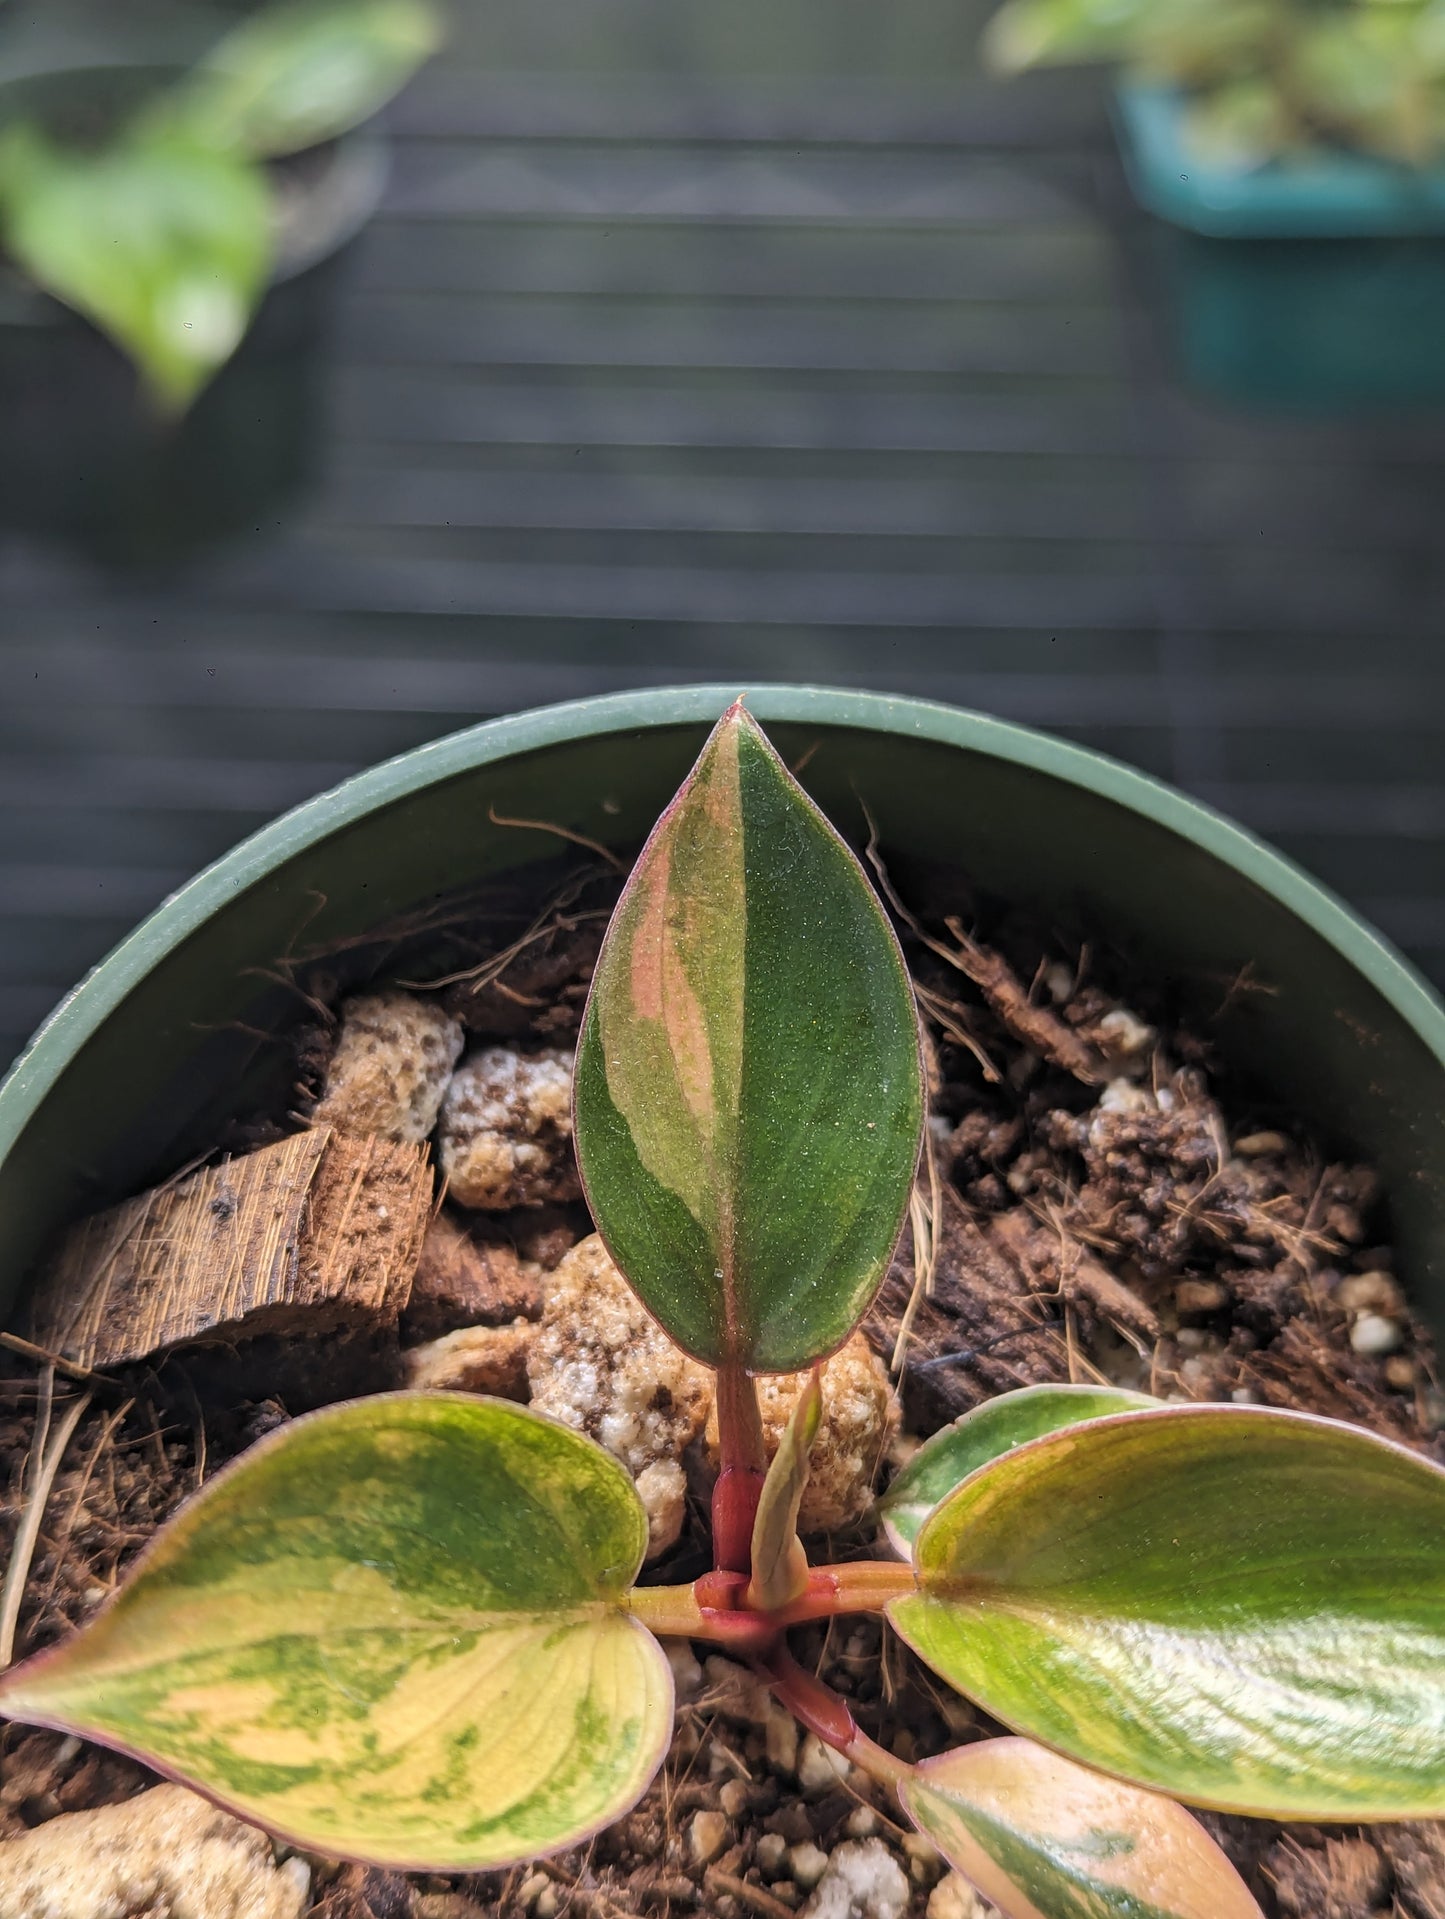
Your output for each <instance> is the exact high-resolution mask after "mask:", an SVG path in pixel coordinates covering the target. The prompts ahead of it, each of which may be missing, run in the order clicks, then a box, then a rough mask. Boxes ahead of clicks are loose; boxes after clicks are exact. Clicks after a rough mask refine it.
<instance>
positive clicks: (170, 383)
mask: <svg viewBox="0 0 1445 1919" xmlns="http://www.w3.org/2000/svg"><path fill="white" fill-rule="evenodd" d="M0 219H3V239H4V245H5V248H6V250H7V251H8V252H9V253H10V255H11V257H12V258H13V259H14V260H15V261H16V263H17V264H18V265H19V266H20V267H21V268H22V269H23V270H24V271H25V273H27V274H28V275H29V276H30V278H31V279H32V280H34V281H35V283H36V285H37V286H39V287H43V288H44V289H45V291H46V292H47V293H50V294H53V295H54V297H55V298H56V299H57V300H62V301H64V303H65V304H66V305H67V306H69V307H73V308H74V309H75V311H76V312H77V313H81V314H83V315H84V316H85V318H86V319H87V320H90V321H92V322H93V323H94V324H95V325H96V326H98V327H99V328H100V329H101V330H102V331H103V332H105V333H107V334H109V335H110V337H111V338H112V339H113V340H114V341H115V342H116V344H117V345H118V346H119V347H120V348H121V349H122V350H123V351H124V352H125V353H127V354H128V355H129V356H130V358H131V359H132V360H133V361H134V362H135V363H136V365H137V367H138V368H139V369H140V372H141V374H142V376H143V378H144V380H145V383H146V385H147V387H148V388H149V389H150V391H151V393H152V394H153V396H154V397H155V398H156V400H157V401H159V402H160V404H161V405H162V406H164V407H166V408H168V409H170V410H172V411H176V412H178V411H180V410H182V409H183V408H184V407H186V406H187V405H189V403H190V402H191V401H192V400H193V399H194V398H195V396H196V394H197V393H198V392H199V391H200V389H201V388H202V387H203V386H204V385H205V384H206V382H207V381H208V380H209V379H210V378H211V376H212V375H213V374H214V373H215V372H216V371H217V369H218V368H219V367H221V366H222V365H224V363H225V362H226V361H227V360H228V359H230V357H231V355H232V354H233V353H234V352H235V350H236V348H237V347H238V346H239V345H240V343H241V339H242V337H243V335H244V334H245V331H246V328H247V326H248V324H249V323H250V319H251V315H252V313H253V312H254V310H255V308H256V305H257V302H258V301H259V300H260V298H261V295H262V293H263V292H264V291H265V288H266V282H267V276H268V273H269V271H270V265H271V253H272V235H271V200H270V195H269V193H268V191H267V187H266V183H265V181H264V179H263V178H262V177H261V176H260V175H259V174H258V173H257V172H256V171H255V169H254V168H252V167H250V166H248V165H247V164H246V163H245V162H244V161H242V160H238V159H235V158H233V157H232V156H230V155H229V154H224V153H217V152H214V151H213V150H212V149H211V148H210V147H209V146H208V145H206V144H205V143H204V142H202V141H197V140H192V139H189V138H185V137H182V136H180V135H179V134H176V133H153V134H145V135H141V134H135V135H132V136H128V137H126V138H125V139H123V140H121V141H120V142H118V143H117V144H116V145H113V146H110V147H105V148H102V149H100V150H99V151H96V152H79V151H75V152H72V151H70V150H68V149H66V148H63V147H57V146H54V145H52V144H51V142H50V141H49V140H48V139H47V138H46V137H45V136H44V134H42V133H41V132H40V131H39V130H38V129H36V128H34V127H30V126H27V125H24V124H20V125H16V126H14V127H11V128H10V129H9V131H8V132H7V134H6V135H5V137H4V139H3V141H0Z"/></svg>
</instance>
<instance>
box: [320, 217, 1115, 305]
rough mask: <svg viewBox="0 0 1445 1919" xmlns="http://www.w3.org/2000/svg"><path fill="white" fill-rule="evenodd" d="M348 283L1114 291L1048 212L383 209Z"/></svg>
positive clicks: (608, 290) (506, 289)
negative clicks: (497, 213)
mask: <svg viewBox="0 0 1445 1919" xmlns="http://www.w3.org/2000/svg"><path fill="white" fill-rule="evenodd" d="M350 270H351V272H352V273H353V274H354V276H355V284H356V285H357V287H358V289H359V290H363V291H366V292H403V291H414V290H418V289H420V290H424V291H428V292H434V293H458V294H478V295H496V294H503V295H509V294H518V295H528V294H531V295H541V294H571V295H580V296H585V297H588V298H618V297H621V298H628V299H642V298H649V299H657V300H666V299H712V300H719V301H724V302H728V303H733V304H735V303H738V302H741V301H746V300H756V299H768V300H807V301H811V302H814V303H820V304H821V303H824V302H833V301H837V302H842V301H847V302H850V303H851V302H854V301H862V302H865V303H866V305H867V306H868V307H870V308H871V309H872V310H873V311H874V312H875V313H880V309H881V313H880V324H886V322H885V321H884V320H883V319H882V314H886V312H887V311H888V310H890V309H891V308H892V307H893V306H894V305H896V304H898V303H903V302H909V301H916V302H940V301H948V302H956V301H967V302H969V303H971V304H972V303H978V302H996V301H1015V302H1024V301H1027V302H1034V303H1039V304H1047V303H1049V302H1058V301H1069V302H1071V303H1072V302H1074V301H1088V302H1090V303H1092V304H1094V305H1099V304H1102V303H1105V302H1107V301H1109V300H1111V299H1117V297H1118V289H1117V287H1116V286H1115V283H1114V281H1115V276H1114V269H1113V261H1112V257H1111V254H1110V250H1109V245H1108V241H1107V237H1106V235H1104V234H1103V233H1101V232H1100V231H1099V229H1098V228H1097V227H1096V226H1094V225H1092V224H1087V223H1085V222H1083V221H1081V220H1079V219H1078V218H1077V217H1075V216H1073V215H1072V214H1071V216H1070V217H1069V218H1068V220H1067V221H1065V222H1064V223H1062V224H1058V225H1047V226H1045V225H1041V224H1039V223H1038V222H1035V223H1033V224H1032V225H1030V226H1028V227H1005V228H1002V229H1000V230H998V231H996V232H993V231H990V232H982V233H976V232H969V233H954V234H950V235H949V236H948V238H947V239H946V241H940V239H939V237H938V235H937V234H934V233H930V232H911V231H909V230H908V229H907V228H898V227H872V228H868V229H867V230H866V231H856V232H850V231H849V230H847V229H846V228H830V227H797V226H792V227H788V228H774V227H769V226H753V227H747V226H744V227H737V228H728V227H718V226H716V225H713V226H710V227H699V226H697V225H694V224H692V223H689V222H688V221H685V220H679V221H673V222H670V223H658V222H655V221H654V222H650V223H649V224H647V225H646V226H632V225H629V224H628V223H627V222H626V221H616V220H609V221H607V222H606V223H605V224H604V223H602V222H597V221H592V220H586V219H577V220H557V219H552V220H547V221H545V222H538V223H533V224H529V223H527V222H525V221H518V220H510V221H492V222H481V221H477V220H456V221H447V220H426V221H412V220H405V219H394V218H392V217H391V215H390V214H389V213H388V212H386V211H383V212H382V214H381V215H380V216H379V217H378V218H377V220H376V221H375V222H374V224H373V225H372V226H371V227H369V228H368V229H367V231H366V233H365V234H364V235H363V236H362V238H361V240H360V241H359V242H358V245H357V248H356V252H355V255H354V256H353V259H352V261H351V262H350Z"/></svg>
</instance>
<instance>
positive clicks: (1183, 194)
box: [1115, 80, 1445, 240]
mask: <svg viewBox="0 0 1445 1919" xmlns="http://www.w3.org/2000/svg"><path fill="white" fill-rule="evenodd" d="M1115 102H1116V108H1117V119H1118V124H1119V138H1120V144H1121V146H1122V147H1123V151H1124V165H1125V167H1126V168H1127V170H1128V174H1129V183H1130V185H1131V186H1132V187H1133V189H1134V192H1135V193H1136V195H1137V196H1138V198H1139V199H1140V200H1141V201H1142V202H1143V203H1144V205H1145V206H1146V207H1148V208H1149V210H1150V212H1151V213H1157V214H1158V215H1159V217H1160V218H1161V219H1163V220H1172V221H1173V222H1174V224H1175V225H1176V226H1181V227H1190V228H1192V229H1193V231H1194V232H1196V233H1207V234H1211V235H1213V236H1214V237H1215V238H1216V239H1221V238H1223V239H1231V240H1243V239H1250V240H1302V239H1316V240H1350V239H1387V238H1395V239H1399V238H1404V237H1407V236H1411V235H1413V236H1417V237H1419V236H1426V237H1428V236H1432V235H1433V236H1438V235H1440V234H1445V164H1439V163H1437V164H1436V165H1433V166H1428V167H1411V166H1405V165H1404V164H1402V163H1400V162H1397V161H1393V160H1386V159H1382V158H1377V157H1375V156H1373V155H1371V154H1366V153H1352V152H1349V151H1348V150H1347V149H1345V148H1344V147H1335V148H1326V149H1321V150H1319V151H1316V152H1309V153H1303V154H1300V155H1299V156H1297V157H1290V158H1286V159H1280V160H1272V161H1270V162H1269V163H1268V164H1267V165H1265V166H1261V167H1238V166H1227V165H1224V164H1223V163H1221V162H1219V161H1217V160H1207V159H1203V158H1201V157H1200V155H1199V154H1197V153H1196V152H1195V151H1194V150H1193V148H1192V147H1191V146H1190V144H1189V141H1188V138H1187V136H1186V131H1185V117H1184V116H1185V106H1186V102H1185V97H1184V95H1183V94H1182V93H1181V92H1180V91H1179V90H1178V89H1177V88H1176V87H1169V86H1159V85H1148V84H1146V83H1144V82H1143V81H1139V80H1126V81H1123V82H1121V83H1120V85H1119V86H1118V87H1117V88H1116V90H1115Z"/></svg>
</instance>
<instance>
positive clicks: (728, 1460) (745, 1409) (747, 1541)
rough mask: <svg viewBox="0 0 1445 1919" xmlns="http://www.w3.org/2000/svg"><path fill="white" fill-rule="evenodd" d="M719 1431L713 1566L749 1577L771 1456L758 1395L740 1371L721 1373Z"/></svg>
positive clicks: (735, 1368)
mask: <svg viewBox="0 0 1445 1919" xmlns="http://www.w3.org/2000/svg"><path fill="white" fill-rule="evenodd" d="M717 1430H718V1451H719V1453H720V1455H721V1460H722V1464H721V1468H720V1470H719V1472H718V1476H717V1485H716V1486H715V1487H714V1488H713V1495H712V1540H713V1564H714V1565H715V1566H716V1567H717V1569H718V1570H719V1572H734V1573H750V1572H751V1571H752V1567H753V1521H754V1519H755V1518H756V1517H757V1511H758V1500H759V1499H760V1498H761V1497H762V1491H763V1480H764V1478H765V1477H766V1476H767V1469H768V1454H767V1448H766V1446H765V1445H764V1443H763V1421H762V1415H761V1414H760V1413H759V1411H758V1390H757V1387H756V1386H755V1385H754V1384H753V1380H752V1376H751V1374H749V1373H747V1372H745V1371H744V1370H743V1368H742V1367H741V1366H723V1367H721V1368H719V1370H718V1375H717Z"/></svg>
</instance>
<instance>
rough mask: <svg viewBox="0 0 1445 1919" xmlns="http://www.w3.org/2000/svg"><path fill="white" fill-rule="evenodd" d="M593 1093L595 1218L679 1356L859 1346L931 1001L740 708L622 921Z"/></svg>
mask: <svg viewBox="0 0 1445 1919" xmlns="http://www.w3.org/2000/svg"><path fill="white" fill-rule="evenodd" d="M575 1085H576V1094H575V1097H576V1138H577V1153H578V1160H579V1163H580V1165H581V1169H582V1178H583V1183H584V1185H585V1186H586V1189H587V1196H588V1199H589V1200H590V1202H591V1206H592V1212H593V1216H594V1218H595V1219H596V1221H597V1225H598V1228H599V1230H600V1232H601V1234H602V1236H603V1238H604V1240H605V1241H606V1242H607V1246H608V1249H609V1251H610V1252H611V1254H612V1256H613V1258H614V1259H615V1260H616V1262H617V1264H618V1266H619V1267H620V1268H621V1270H622V1272H623V1273H624V1274H625V1275H626V1277H627V1279H628V1280H629V1281H630V1283H631V1284H632V1286H633V1287H634V1289H635V1290H636V1291H637V1292H638V1294H639V1295H640V1296H641V1298H642V1300H643V1302H644V1304H645V1305H646V1306H647V1307H648V1308H649V1310H650V1311H651V1312H652V1313H654V1314H655V1315H656V1317H657V1318H658V1319H659V1320H660V1321H661V1322H662V1324H663V1325H664V1326H665V1327H666V1328H667V1330H668V1332H669V1333H671V1335H672V1337H673V1338H674V1339H675V1340H677V1342H678V1344H679V1345H681V1346H683V1347H685V1348H686V1350H687V1351H688V1352H690V1353H692V1354H693V1355H694V1356H695V1357H696V1358H698V1359H701V1360H703V1361H704V1362H705V1363H707V1364H708V1365H711V1366H723V1365H735V1366H742V1367H747V1368H749V1369H750V1370H753V1371H757V1372H792V1371H796V1370H799V1369H801V1368H802V1367H804V1366H807V1365H810V1364H811V1363H812V1362H813V1361H814V1360H815V1359H817V1358H819V1357H821V1356H822V1355H823V1354H825V1353H827V1352H829V1351H831V1350H832V1349H833V1348H834V1347H836V1346H838V1345H839V1344H841V1342H842V1341H843V1339H845V1338H846V1336H847V1334H848V1332H849V1330H850V1329H851V1328H852V1326H853V1325H854V1324H855V1322H856V1321H857V1320H858V1318H859V1317H860V1315H861V1314H862V1313H863V1311H864V1310H865V1308H866V1307H867V1305H868V1302H869V1301H870V1299H871V1298H872V1296H873V1294H874V1292H875V1291H876V1290H877V1287H878V1284H879V1282H880V1280H881V1279H882V1277H883V1273H884V1271H885V1269H886V1267H887V1263H888V1259H889V1257H890V1255H891V1253H892V1250H893V1246H894V1243H895V1241H896V1239H897V1236H898V1232H899V1229H900V1227H901V1225H902V1220H903V1213H904V1208H905V1206H906V1203H907V1197H908V1191H909V1185H910V1182H911V1179H912V1176H913V1171H914V1166H915V1163H916V1160H917V1155H918V1146H919V1140H920V1137H921V1129H922V1116H923V1105H922V1085H921V1075H920V1068H919V1053H918V1035H917V1024H916V1019H915V1014H914V1008H913V995H912V991H911V988H910V986H909V982H908V977H907V974H906V972H905V970H904V966H903V957H902V954H901V953H900V952H899V949H898V942H897V940H896V939H895V938H894V936H893V931H892V928H891V927H890V926H889V924H888V921H887V919H886V918H885V916H884V914H883V910H882V908H881V906H880V905H879V903H878V900H877V898H876V897H875V896H874V894H873V891H872V889H871V888H870V886H869V885H868V882H867V880H866V879H865V878H864V876H863V872H862V869H861V868H860V866H859V865H858V862H857V860H856V859H855V858H854V857H853V855H852V853H850V852H849V850H848V848H847V847H846V846H845V845H844V844H843V842H842V840H841V839H839V837H838V835H837V834H836V833H835V832H834V831H833V829H832V827H831V826H830V825H829V824H828V822H827V821H826V820H825V819H824V817H823V815H822V814H821V813H820V812H819V811H818V809H817V807H816V806H814V804H813V802H812V801H811V800H810V799H809V798H808V797H807V795H806V794H805V793H804V792H803V790H802V788H801V787H800V786H799V785H798V783H797V781H796V780H794V779H793V778H792V776H791V775H790V774H789V773H788V771H787V769H786V767H784V765H783V764H782V761H781V760H780V759H779V758H778V756H777V754H776V753H775V752H774V751H773V749H772V747H771V746H770V745H769V744H768V742H767V740H766V739H765V738H764V737H763V734H762V732H761V731H760V730H759V728H758V726H757V724H756V723H755V721H754V720H753V719H752V718H751V717H750V716H749V715H748V714H747V713H746V712H744V711H743V709H742V707H741V706H735V707H733V708H732V709H731V710H730V711H729V712H728V713H727V714H726V715H725V716H724V717H723V719H722V720H721V721H720V722H719V724H718V726H717V728H716V730H715V731H714V733H713V734H712V736H711V738H710V739H709V740H708V743H707V745H706V747H705V748H704V749H703V753H702V757H701V758H700V759H699V761H698V763H697V765H696V766H695V767H694V769H693V771H692V773H691V774H690V775H689V777H688V779H687V781H686V782H685V784H684V785H683V787H682V790H681V791H680V792H679V793H678V795H677V797H676V799H675V800H674V801H673V802H672V804H671V806H670V807H669V808H668V810H667V812H666V813H665V814H664V815H663V817H662V819H661V820H660V821H659V822H658V825H657V827H656V828H655V830H654V832H653V835H652V837H651V839H650V840H649V841H648V843H647V845H646V847H645V848H644V849H643V852H642V855H641V857H640V859H639V860H638V863H637V866H636V868H635V869H634V871H633V874H632V877H631V879H630V880H629V881H628V884H627V887H626V890H625V891H624V893H623V896H622V899H621V900H620V902H619V903H618V907H617V911H616V914H615V915H614V917H613V921H612V925H611V927H610V929H609V931H608V935H607V939H606V942H605V944H604V946H603V949H602V954H601V957H600V959H599V960H598V964H597V971H596V975H595V978H594V981H593V986H592V994H591V998H590V1000H589V1002H588V1007H587V1012H586V1017H585V1019H584V1021H583V1027H582V1036H581V1041H580V1045H579V1049H578V1055H577V1072H576V1082H575Z"/></svg>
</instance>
